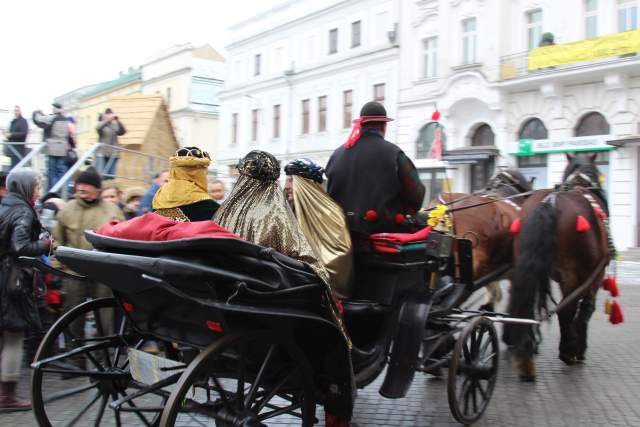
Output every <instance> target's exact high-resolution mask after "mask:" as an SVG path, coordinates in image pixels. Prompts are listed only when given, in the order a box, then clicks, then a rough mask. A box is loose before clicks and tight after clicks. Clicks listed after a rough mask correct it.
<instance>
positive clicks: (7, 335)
mask: <svg viewBox="0 0 640 427" xmlns="http://www.w3.org/2000/svg"><path fill="white" fill-rule="evenodd" d="M7 190H8V192H9V193H8V195H7V196H6V197H3V198H2V201H1V202H0V411H5V412H6V411H7V410H28V409H30V408H31V402H29V401H26V400H23V399H19V398H18V397H17V396H16V385H17V381H18V378H19V377H20V366H21V364H22V348H23V341H24V332H25V331H26V330H27V329H29V328H39V323H40V322H39V318H38V309H37V306H36V302H35V296H34V294H33V279H34V278H33V272H29V271H26V270H25V269H23V268H20V267H19V266H18V265H17V262H16V261H17V258H18V257H20V256H31V257H38V256H40V255H45V254H47V253H48V252H49V248H50V247H51V240H49V239H40V233H41V231H42V226H41V225H40V221H39V220H38V215H37V214H36V211H35V210H34V208H33V206H34V204H35V201H36V200H37V199H38V197H40V180H39V178H38V175H37V174H36V173H35V172H34V171H32V170H30V169H17V170H14V171H12V172H11V173H10V174H9V176H8V177H7Z"/></svg>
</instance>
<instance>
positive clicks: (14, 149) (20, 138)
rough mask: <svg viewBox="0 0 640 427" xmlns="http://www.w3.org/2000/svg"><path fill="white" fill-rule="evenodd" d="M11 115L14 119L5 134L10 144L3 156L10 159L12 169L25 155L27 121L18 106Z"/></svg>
mask: <svg viewBox="0 0 640 427" xmlns="http://www.w3.org/2000/svg"><path fill="white" fill-rule="evenodd" d="M13 115H14V118H13V120H11V124H10V125H9V131H8V132H5V137H6V138H7V141H8V142H10V143H11V144H8V145H7V146H5V148H4V153H5V155H7V156H8V157H10V158H11V168H12V169H13V168H14V167H15V165H17V164H18V162H19V161H20V160H21V159H22V158H23V157H24V156H25V154H26V149H25V146H24V142H25V141H26V140H27V134H28V133H29V124H28V123H27V120H26V119H25V118H24V117H22V111H21V110H20V107H19V106H18V105H16V106H15V109H14V111H13ZM20 143H22V144H20Z"/></svg>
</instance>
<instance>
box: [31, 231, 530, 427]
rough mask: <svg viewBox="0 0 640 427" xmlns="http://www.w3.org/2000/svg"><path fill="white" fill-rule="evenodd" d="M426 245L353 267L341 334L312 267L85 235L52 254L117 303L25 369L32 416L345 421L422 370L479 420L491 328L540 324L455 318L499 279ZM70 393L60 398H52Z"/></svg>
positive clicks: (440, 238) (205, 242)
mask: <svg viewBox="0 0 640 427" xmlns="http://www.w3.org/2000/svg"><path fill="white" fill-rule="evenodd" d="M420 236H421V237H419V238H418V240H416V239H415V238H408V239H405V241H403V242H399V243H398V242H396V243H395V244H392V246H394V249H395V250H394V251H392V252H393V253H388V252H389V251H384V252H385V253H377V252H376V251H372V252H371V253H369V254H366V256H357V257H356V259H355V264H356V274H357V278H358V280H357V282H358V285H357V287H356V291H355V295H354V298H353V299H347V300H344V301H343V317H342V318H343V319H344V323H342V322H340V321H335V319H332V317H331V316H330V315H329V314H328V313H330V312H331V307H330V306H333V304H332V303H331V301H328V300H327V299H326V297H325V296H326V293H325V292H324V290H325V288H324V285H323V284H322V283H321V281H320V280H319V279H318V277H317V276H316V275H315V274H314V273H313V272H312V270H310V269H309V268H308V266H306V265H305V264H303V263H301V262H299V261H297V260H294V259H291V258H288V257H286V256H284V255H282V254H279V253H277V252H275V251H273V250H271V249H267V248H263V247H260V246H257V245H254V244H251V243H248V242H245V241H241V240H237V239H229V238H192V239H184V240H176V241H164V242H141V241H129V240H122V239H117V238H111V237H105V236H101V235H98V234H94V233H92V232H87V239H88V240H89V241H90V242H91V243H92V244H93V245H94V247H95V248H96V249H98V250H96V251H86V250H79V249H72V248H67V247H60V248H58V250H57V253H56V255H57V257H58V259H60V260H61V261H62V262H63V263H65V264H66V265H68V266H69V267H70V268H72V269H73V270H74V271H76V272H77V273H79V274H82V275H83V276H84V279H82V280H87V281H95V282H98V281H99V282H100V283H103V284H106V285H107V286H109V287H110V288H111V289H112V290H113V293H114V298H106V299H96V300H92V301H88V302H86V303H84V304H81V305H79V306H78V307H76V308H74V309H73V310H71V311H69V312H68V313H66V314H65V315H64V316H63V317H62V318H61V319H60V320H59V321H58V322H57V323H56V324H55V325H54V326H53V327H52V328H51V330H50V331H49V332H48V334H47V335H46V337H45V338H44V340H43V342H42V344H41V346H40V348H39V350H38V353H37V355H36V358H35V361H34V363H33V364H32V367H33V377H32V396H33V403H34V412H35V416H36V418H37V420H38V422H39V424H40V425H52V424H53V425H55V424H56V421H55V417H54V415H53V414H54V413H59V411H60V410H61V408H64V407H65V405H66V403H65V402H67V399H77V398H78V396H79V395H80V396H86V398H87V402H86V406H85V407H83V408H82V409H81V411H80V412H79V413H74V414H69V418H71V420H70V421H68V420H67V421H65V424H67V425H74V424H75V423H76V422H78V421H80V420H81V419H82V420H83V424H84V423H86V420H89V422H91V423H94V425H99V424H100V423H101V422H102V421H103V419H104V417H105V415H106V414H107V413H108V415H109V416H113V417H115V422H116V424H117V425H120V424H140V423H142V424H144V425H163V426H169V425H184V424H188V423H192V422H194V420H196V422H197V423H202V422H203V421H202V420H205V422H212V420H215V425H220V426H254V425H256V426H258V425H270V424H271V423H272V422H277V421H279V420H280V419H281V418H284V419H288V420H289V421H290V422H300V423H301V425H305V426H308V425H313V424H314V423H315V422H316V421H317V419H316V404H317V403H319V404H322V405H324V406H325V408H327V412H329V413H330V414H331V416H337V417H338V418H341V419H349V418H350V416H351V412H352V409H353V404H354V398H355V395H356V388H361V387H364V386H366V385H368V384H370V383H371V382H372V381H373V380H374V379H375V378H377V377H378V376H379V375H380V374H381V372H382V371H383V370H384V368H385V367H386V368H387V370H386V377H385V379H384V382H383V384H382V387H381V389H380V393H381V394H382V395H383V396H385V397H388V398H399V397H403V396H405V395H406V393H407V392H408V389H409V386H410V384H411V382H412V380H413V377H414V374H415V372H416V371H421V372H429V373H434V372H437V371H438V370H440V369H442V368H447V369H448V380H447V387H448V398H449V405H450V408H451V411H452V414H453V415H454V417H455V418H456V419H457V420H458V421H460V422H462V423H465V424H467V423H472V422H474V421H475V420H477V419H478V418H480V417H481V416H482V414H483V412H484V411H485V409H486V407H487V404H488V403H489V400H490V398H491V394H492V392H493V388H494V385H495V382H496V378H497V370H498V360H499V358H498V337H497V334H496V330H495V328H494V326H493V322H492V320H499V321H504V320H507V321H521V322H525V323H527V322H528V323H535V322H533V321H528V320H516V319H506V318H504V317H503V316H501V315H499V314H495V313H493V314H491V317H487V316H486V313H483V312H479V311H463V310H461V309H459V307H460V304H461V303H462V302H463V301H465V300H466V299H467V298H468V297H469V295H471V293H473V292H474V291H475V290H477V289H479V288H480V287H482V286H483V285H484V284H486V283H488V282H489V281H491V280H492V279H493V278H494V277H485V278H482V279H480V280H477V281H475V282H474V280H473V272H472V269H471V265H472V252H471V245H470V242H469V241H467V240H464V239H455V238H453V237H452V236H450V235H447V234H443V233H439V232H436V231H432V232H430V233H425V232H423V233H420ZM388 244H389V242H385V245H387V246H388ZM374 246H375V245H372V247H374ZM23 262H25V263H29V262H30V261H29V260H23ZM31 265H37V262H34V261H31ZM38 268H45V267H43V266H38ZM114 310H115V311H119V310H121V312H123V313H124V317H123V318H122V321H121V322H119V323H118V325H117V327H114V326H113V325H112V324H110V323H109V321H107V320H105V319H110V318H111V316H110V315H108V314H112V313H113V311H114ZM85 318H88V319H89V320H90V322H88V324H89V325H91V326H90V327H88V328H85V335H84V336H77V333H76V334H74V333H73V332H72V328H71V326H72V324H73V323H74V322H78V321H79V320H80V321H84V320H83V319H85ZM345 329H346V330H345ZM76 330H77V329H76ZM347 331H348V332H347ZM148 340H153V341H155V342H157V343H158V344H159V346H158V347H159V352H158V353H157V354H149V353H147V352H144V351H141V350H140V349H141V347H142V346H143V344H144V343H145V342H146V341H148ZM350 340H352V341H350ZM61 382H62V384H64V387H62V390H61V391H58V392H56V393H49V392H48V390H49V389H51V388H55V389H58V390H59V389H60V384H61ZM66 382H68V383H66ZM65 383H66V384H65ZM292 417H293V418H297V419H298V421H296V420H295V419H294V420H291V418H292Z"/></svg>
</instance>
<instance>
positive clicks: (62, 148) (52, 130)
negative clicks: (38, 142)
mask: <svg viewBox="0 0 640 427" xmlns="http://www.w3.org/2000/svg"><path fill="white" fill-rule="evenodd" d="M33 122H34V123H35V124H36V126H38V127H40V128H42V129H44V142H46V143H47V152H46V154H48V155H49V156H53V157H65V156H66V155H67V148H68V146H69V142H70V139H71V138H70V136H71V133H70V132H69V123H68V122H67V119H66V117H65V116H64V115H62V114H49V115H46V116H45V115H44V114H42V113H40V112H38V111H36V112H34V113H33Z"/></svg>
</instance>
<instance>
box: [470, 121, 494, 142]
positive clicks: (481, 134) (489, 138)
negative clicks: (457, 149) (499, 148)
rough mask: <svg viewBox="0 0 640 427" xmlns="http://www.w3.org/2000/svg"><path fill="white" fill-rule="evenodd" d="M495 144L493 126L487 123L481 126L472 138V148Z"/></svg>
mask: <svg viewBox="0 0 640 427" xmlns="http://www.w3.org/2000/svg"><path fill="white" fill-rule="evenodd" d="M494 143H495V135H494V134H493V130H492V129H491V126H489V125H488V124H486V123H484V124H482V125H480V126H479V127H478V128H477V129H476V131H475V132H474V133H473V137H472V138H471V146H472V147H483V146H491V145H494Z"/></svg>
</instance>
